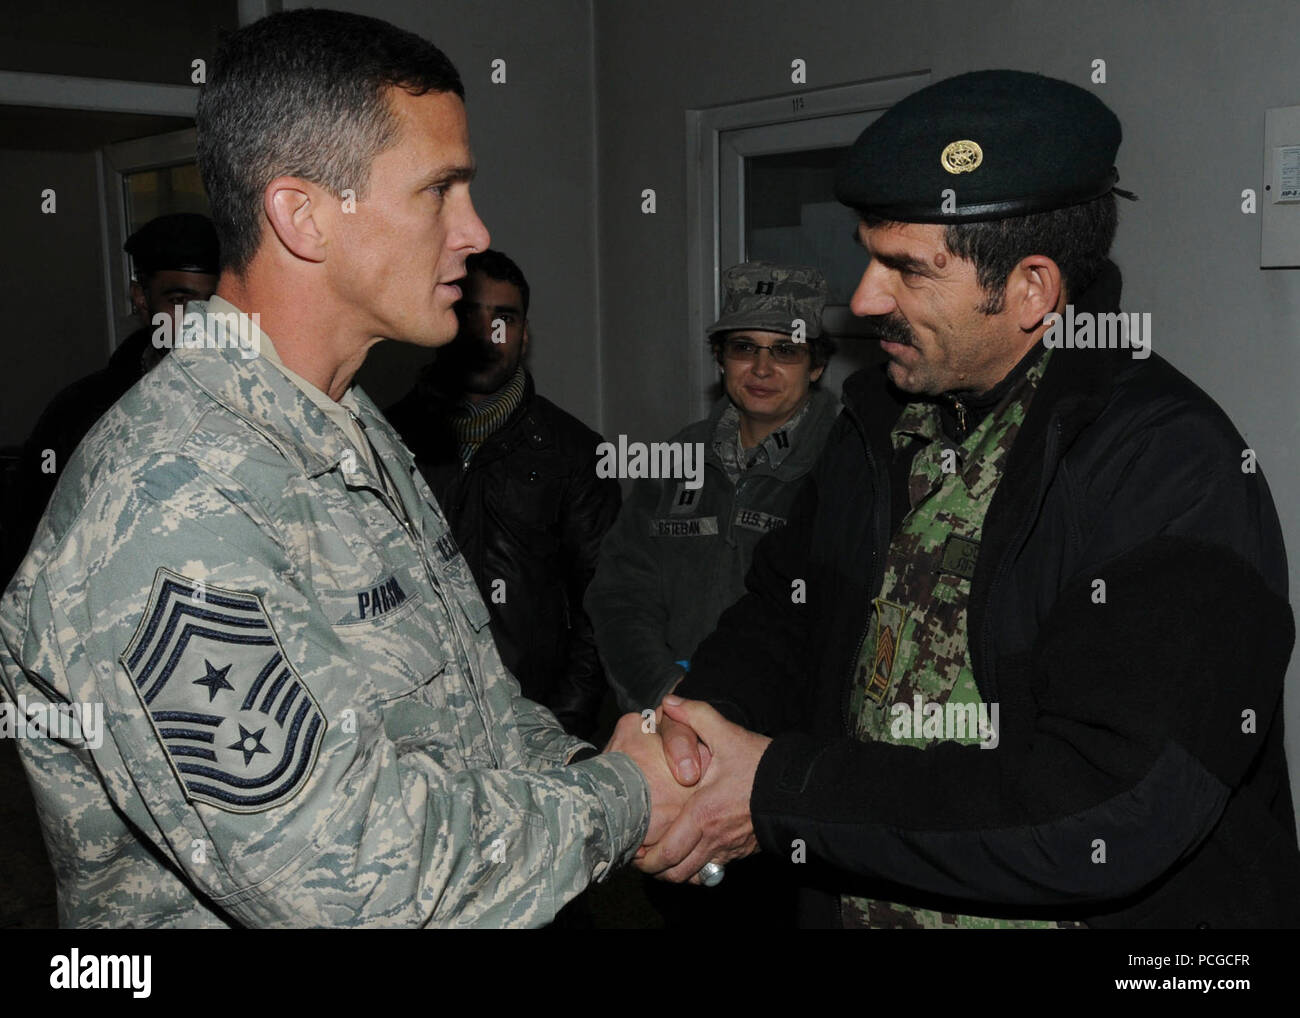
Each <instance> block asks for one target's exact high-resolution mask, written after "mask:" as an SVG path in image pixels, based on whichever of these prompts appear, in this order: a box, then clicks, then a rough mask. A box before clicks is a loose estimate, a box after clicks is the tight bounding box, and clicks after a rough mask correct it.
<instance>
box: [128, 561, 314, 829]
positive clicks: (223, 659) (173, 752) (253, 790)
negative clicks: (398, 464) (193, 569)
mask: <svg viewBox="0 0 1300 1018" xmlns="http://www.w3.org/2000/svg"><path fill="white" fill-rule="evenodd" d="M121 662H122V665H123V667H124V668H126V670H127V673H128V674H129V675H130V676H131V680H132V685H133V686H134V688H135V691H136V695H137V696H139V697H140V703H141V704H142V705H143V706H144V709H145V712H146V713H147V714H148V716H149V720H150V721H151V722H152V724H153V727H154V731H155V733H156V734H157V736H158V742H159V744H160V745H161V746H162V748H163V752H165V753H166V754H167V760H168V762H169V763H170V764H171V766H172V770H173V771H175V772H176V777H177V779H178V780H179V781H180V783H181V785H182V786H183V787H184V789H185V794H186V798H187V799H189V800H191V801H194V800H197V801H199V802H206V803H208V804H209V805H212V806H216V807H217V808H218V809H223V810H226V811H227V812H231V813H260V812H262V811H263V810H268V809H273V808H274V807H276V806H280V805H283V804H284V803H286V802H288V801H289V800H290V799H292V798H293V797H294V796H295V795H297V794H298V793H299V792H300V791H301V790H302V786H303V785H304V784H306V782H307V779H308V777H310V776H311V772H312V768H313V767H314V766H315V765H316V756H317V753H318V752H319V750H320V744H321V740H322V738H323V737H324V734H325V728H326V724H325V716H324V714H322V713H321V709H320V705H319V704H317V702H316V699H315V697H313V696H312V695H311V691H310V690H309V689H308V688H307V686H306V684H305V683H304V682H303V681H302V679H301V678H300V677H299V676H298V673H297V672H296V671H295V670H294V667H293V665H292V663H290V662H289V661H288V660H287V659H286V658H285V656H284V652H283V649H282V648H281V647H280V641H279V639H278V638H277V637H276V635H275V631H274V630H273V629H272V628H271V620H270V617H269V616H268V615H267V613H266V609H265V608H264V607H263V606H262V601H261V599H260V598H259V597H257V596H256V595H255V594H247V593H240V592H239V591H232V590H222V589H221V588H219V587H211V586H206V585H205V584H203V583H202V582H199V581H196V580H191V579H188V578H187V577H184V576H181V575H180V574H178V573H174V572H172V571H171V570H169V569H159V570H158V572H157V573H155V574H154V583H153V590H152V591H151V592H150V595H149V604H148V606H147V607H146V608H145V612H144V616H143V617H142V618H141V620H140V625H139V627H138V628H137V629H136V631H135V635H134V636H133V637H132V638H131V642H130V644H129V645H128V646H127V648H126V650H125V651H123V653H122V657H121Z"/></svg>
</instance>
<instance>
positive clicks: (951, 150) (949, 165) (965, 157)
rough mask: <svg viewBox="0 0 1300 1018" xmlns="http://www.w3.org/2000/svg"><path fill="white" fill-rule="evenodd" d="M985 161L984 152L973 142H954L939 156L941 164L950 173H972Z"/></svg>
mask: <svg viewBox="0 0 1300 1018" xmlns="http://www.w3.org/2000/svg"><path fill="white" fill-rule="evenodd" d="M983 161H984V150H983V149H982V148H980V147H979V145H977V144H976V143H975V142H973V141H965V140H963V141H954V142H951V143H950V144H949V145H947V146H946V147H945V148H944V150H943V153H942V154H941V155H940V156H939V162H941V163H943V168H944V169H945V170H947V171H948V172H949V173H970V171H971V170H974V169H977V168H978V167H979V164H980V163H982V162H983Z"/></svg>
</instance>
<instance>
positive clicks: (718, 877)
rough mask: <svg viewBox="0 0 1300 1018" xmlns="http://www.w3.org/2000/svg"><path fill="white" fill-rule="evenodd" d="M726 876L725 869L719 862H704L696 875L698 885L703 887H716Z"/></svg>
mask: <svg viewBox="0 0 1300 1018" xmlns="http://www.w3.org/2000/svg"><path fill="white" fill-rule="evenodd" d="M726 875H727V870H726V867H724V866H723V865H722V863H720V862H706V863H705V864H704V865H703V866H701V867H700V872H699V873H698V874H697V876H698V877H699V878H700V883H701V884H703V885H704V886H705V887H717V886H718V885H719V884H720V883H722V878H723V877H724V876H726Z"/></svg>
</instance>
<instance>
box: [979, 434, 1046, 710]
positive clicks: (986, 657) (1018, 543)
mask: <svg viewBox="0 0 1300 1018" xmlns="http://www.w3.org/2000/svg"><path fill="white" fill-rule="evenodd" d="M1053 423H1054V425H1055V427H1053V428H1052V430H1051V431H1049V432H1048V435H1047V449H1046V454H1045V455H1044V456H1043V472H1042V475H1041V476H1040V477H1039V478H1038V491H1037V493H1036V494H1035V496H1034V509H1033V512H1028V513H1025V517H1024V519H1023V520H1021V521H1020V526H1019V528H1017V530H1016V535H1015V540H1014V541H1012V543H1011V544H1010V545H1008V547H1007V550H1006V552H1005V554H1003V556H1002V558H1001V559H1000V560H999V561H998V565H997V569H996V570H995V571H994V573H993V579H992V580H991V581H990V582H989V590H988V596H987V597H986V598H985V602H986V603H987V604H990V605H991V604H995V603H996V598H997V589H998V586H999V585H1000V584H1001V583H1002V577H1003V576H1004V575H1006V571H1007V569H1008V568H1009V564H1010V561H1011V559H1012V558H1013V557H1014V556H1015V555H1016V554H1017V553H1019V551H1020V549H1021V548H1022V547H1023V546H1024V543H1025V539H1026V538H1027V537H1028V536H1029V528H1030V527H1032V526H1033V524H1034V521H1035V520H1036V519H1037V518H1038V510H1039V508H1040V507H1041V506H1042V504H1043V493H1044V492H1045V491H1046V488H1047V476H1048V472H1049V471H1050V470H1051V469H1052V466H1053V464H1054V463H1055V462H1056V450H1057V447H1058V446H1059V445H1060V439H1061V433H1062V431H1063V430H1064V427H1065V426H1064V425H1063V424H1062V423H1061V419H1060V417H1057V418H1056V419H1055V421H1054V422H1053ZM992 628H993V612H991V611H986V612H985V613H984V625H983V626H981V627H980V634H979V661H980V663H981V667H978V668H977V667H976V663H975V654H974V648H973V647H972V648H971V651H972V652H971V669H972V670H973V671H974V673H975V675H976V676H979V675H980V674H981V673H983V674H984V675H985V676H987V681H986V682H983V683H981V682H979V680H978V678H977V679H976V683H975V685H976V688H979V687H981V686H983V687H984V688H981V689H979V694H980V696H981V697H983V696H985V694H986V693H988V692H990V691H992V692H994V693H996V692H997V685H998V684H997V682H996V681H994V677H995V673H996V668H995V665H994V660H993V655H992V652H991V651H990V650H989V646H990V644H991V642H992V639H993V637H992Z"/></svg>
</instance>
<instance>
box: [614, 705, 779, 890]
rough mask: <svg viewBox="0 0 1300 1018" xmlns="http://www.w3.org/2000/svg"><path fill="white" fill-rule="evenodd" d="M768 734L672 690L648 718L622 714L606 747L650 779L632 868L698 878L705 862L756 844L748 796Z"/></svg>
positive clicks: (684, 878)
mask: <svg viewBox="0 0 1300 1018" xmlns="http://www.w3.org/2000/svg"><path fill="white" fill-rule="evenodd" d="M771 741H772V740H771V739H769V738H767V737H766V736H762V735H756V734H755V733H753V732H751V731H748V730H746V729H744V728H741V727H740V726H739V725H735V724H732V723H731V722H730V721H728V720H727V719H726V718H724V717H723V716H722V715H721V714H719V713H718V712H717V711H716V710H714V709H713V708H712V707H710V706H709V705H708V704H707V703H704V702H703V701H701V700H683V699H682V698H681V697H677V696H666V697H664V701H663V704H662V705H661V706H660V709H659V710H657V711H656V712H655V715H654V723H653V724H652V723H651V719H650V717H649V715H648V712H647V715H646V716H645V717H643V716H642V715H640V714H625V715H624V716H623V717H622V718H620V719H619V722H618V725H617V727H616V728H615V729H614V736H613V738H611V739H610V741H609V745H607V746H606V747H605V752H607V753H626V754H627V755H628V756H630V757H631V758H632V760H633V761H634V762H635V763H636V765H637V766H638V767H640V768H641V772H642V773H643V774H644V775H645V777H646V781H647V782H648V783H649V785H650V828H649V830H648V831H647V832H646V836H645V844H643V845H642V846H641V848H640V849H639V850H638V851H637V855H636V861H635V863H634V865H635V866H636V867H637V869H639V870H641V871H642V872H644V873H651V874H653V875H654V876H656V877H658V878H659V879H661V880H669V881H672V882H674V883H682V882H684V881H687V880H689V881H690V882H691V883H697V884H698V883H699V882H700V879H699V877H698V873H699V871H700V869H701V867H703V866H704V864H705V863H707V862H710V861H712V862H716V863H727V862H730V861H731V860H733V859H740V858H742V857H744V856H747V855H750V854H752V853H753V852H756V851H758V840H757V838H755V836H754V825H753V821H752V819H751V817H750V814H749V797H750V793H751V792H752V791H753V787H754V772H755V770H757V768H758V761H759V759H760V758H761V757H762V755H763V752H764V751H765V750H766V749H767V746H768V744H769V743H770V742H771Z"/></svg>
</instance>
